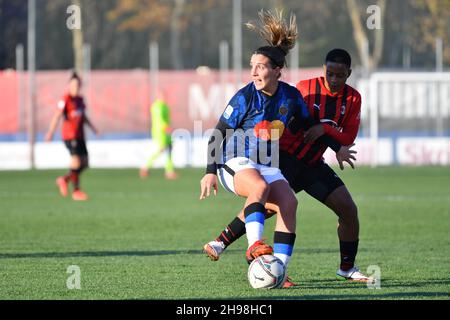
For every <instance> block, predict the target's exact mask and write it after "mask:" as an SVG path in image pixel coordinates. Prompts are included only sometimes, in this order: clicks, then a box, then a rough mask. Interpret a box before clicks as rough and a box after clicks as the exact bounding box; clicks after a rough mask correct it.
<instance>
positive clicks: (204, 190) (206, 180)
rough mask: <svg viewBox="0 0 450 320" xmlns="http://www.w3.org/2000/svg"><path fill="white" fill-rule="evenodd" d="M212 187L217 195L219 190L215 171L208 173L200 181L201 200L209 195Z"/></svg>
mask: <svg viewBox="0 0 450 320" xmlns="http://www.w3.org/2000/svg"><path fill="white" fill-rule="evenodd" d="M211 189H214V195H215V196H216V195H217V192H218V186H217V176H216V175H215V174H214V173H207V174H205V175H204V176H203V178H202V180H201V181H200V200H203V199H205V198H206V197H209V196H210V194H211Z"/></svg>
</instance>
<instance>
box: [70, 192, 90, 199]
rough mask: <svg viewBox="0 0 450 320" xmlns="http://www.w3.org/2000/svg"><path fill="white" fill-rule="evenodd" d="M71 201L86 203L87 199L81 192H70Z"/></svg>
mask: <svg viewBox="0 0 450 320" xmlns="http://www.w3.org/2000/svg"><path fill="white" fill-rule="evenodd" d="M72 199H73V200H75V201H86V200H88V199H89V197H88V195H87V194H86V193H84V192H83V191H81V190H75V191H74V192H72Z"/></svg>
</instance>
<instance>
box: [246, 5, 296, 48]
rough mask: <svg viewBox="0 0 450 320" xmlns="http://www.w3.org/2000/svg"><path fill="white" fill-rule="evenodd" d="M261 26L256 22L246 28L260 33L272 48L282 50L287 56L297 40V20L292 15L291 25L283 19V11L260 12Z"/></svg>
mask: <svg viewBox="0 0 450 320" xmlns="http://www.w3.org/2000/svg"><path fill="white" fill-rule="evenodd" d="M258 16H259V20H260V25H257V24H255V23H254V22H248V23H246V26H247V27H248V28H249V29H250V30H252V31H256V32H258V33H259V34H260V35H261V37H262V38H263V39H264V40H266V41H267V42H268V43H269V45H270V46H272V47H276V48H278V49H281V51H282V52H284V56H286V55H287V54H288V52H289V50H291V49H292V48H293V47H294V46H295V42H296V40H297V36H298V31H297V18H296V16H295V15H294V14H293V13H291V15H290V18H289V23H286V21H285V20H284V19H283V11H278V10H275V13H272V12H271V11H269V10H267V11H265V10H261V11H260V12H258Z"/></svg>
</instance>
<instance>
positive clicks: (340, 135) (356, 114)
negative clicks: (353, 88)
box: [323, 94, 361, 146]
mask: <svg viewBox="0 0 450 320" xmlns="http://www.w3.org/2000/svg"><path fill="white" fill-rule="evenodd" d="M360 122H361V96H360V95H359V94H357V95H355V96H354V97H353V101H352V108H351V110H350V114H349V115H348V119H347V120H345V123H344V124H343V126H342V132H341V131H339V130H337V129H336V128H334V127H332V126H330V125H328V124H323V127H324V130H325V134H326V135H327V136H330V137H332V138H333V139H335V140H336V141H338V142H339V143H340V144H342V145H344V146H348V145H351V144H352V143H353V142H354V141H355V139H356V136H357V135H358V130H359V124H360Z"/></svg>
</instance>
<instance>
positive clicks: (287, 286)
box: [283, 277, 298, 288]
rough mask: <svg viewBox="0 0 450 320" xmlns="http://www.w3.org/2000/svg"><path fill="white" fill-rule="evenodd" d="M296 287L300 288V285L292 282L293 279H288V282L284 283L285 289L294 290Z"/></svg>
mask: <svg viewBox="0 0 450 320" xmlns="http://www.w3.org/2000/svg"><path fill="white" fill-rule="evenodd" d="M296 286H298V284H296V283H294V282H292V280H291V278H289V277H286V280H285V281H284V283H283V288H292V287H296Z"/></svg>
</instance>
